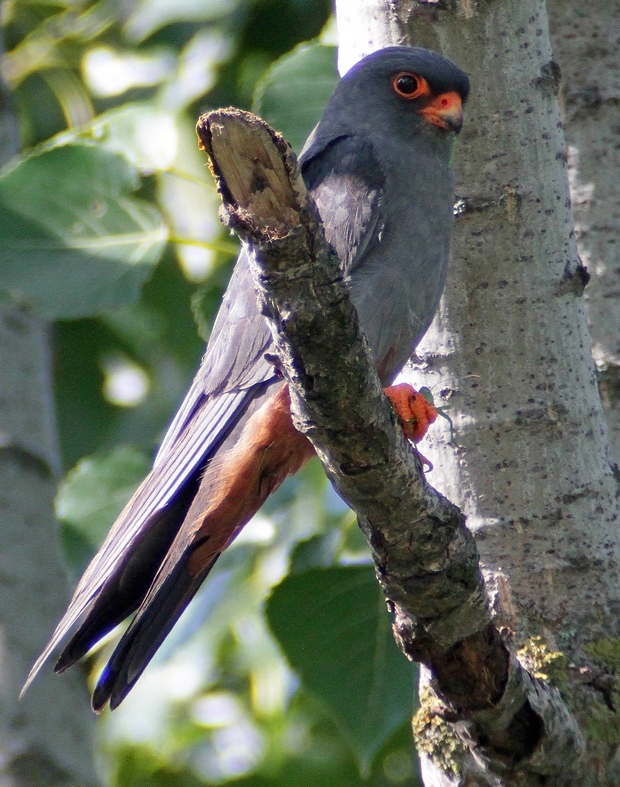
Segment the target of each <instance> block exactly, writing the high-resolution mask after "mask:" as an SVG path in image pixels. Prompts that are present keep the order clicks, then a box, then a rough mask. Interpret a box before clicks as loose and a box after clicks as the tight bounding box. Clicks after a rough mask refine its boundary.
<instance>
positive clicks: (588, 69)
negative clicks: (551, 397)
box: [547, 0, 620, 462]
mask: <svg viewBox="0 0 620 787" xmlns="http://www.w3.org/2000/svg"><path fill="white" fill-rule="evenodd" d="M547 5H548V8H549V16H550V26H551V37H552V42H553V56H554V58H555V59H556V60H557V61H558V63H559V64H560V66H561V69H562V94H561V98H562V108H563V110H564V111H563V115H564V123H565V128H566V140H567V143H568V150H569V170H570V174H571V194H572V200H573V210H574V212H575V224H576V230H577V245H578V247H579V253H580V255H581V258H582V260H583V262H584V264H585V265H586V266H587V268H588V271H589V272H590V274H591V276H592V279H591V281H590V284H589V285H588V289H587V291H586V307H587V312H588V319H589V323H590V330H591V333H592V340H593V349H594V357H595V360H596V362H597V365H598V366H599V369H600V373H601V382H602V385H601V392H602V395H603V407H604V410H605V417H606V420H607V425H608V426H609V429H610V435H611V442H612V456H613V457H614V460H615V461H616V462H618V461H620V240H619V238H620V178H619V177H618V172H620V112H619V111H618V105H619V103H620V45H619V44H620V39H619V33H620V4H618V3H617V2H601V0H549V2H548V3H547Z"/></svg>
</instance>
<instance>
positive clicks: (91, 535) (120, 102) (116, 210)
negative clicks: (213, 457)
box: [0, 0, 419, 787]
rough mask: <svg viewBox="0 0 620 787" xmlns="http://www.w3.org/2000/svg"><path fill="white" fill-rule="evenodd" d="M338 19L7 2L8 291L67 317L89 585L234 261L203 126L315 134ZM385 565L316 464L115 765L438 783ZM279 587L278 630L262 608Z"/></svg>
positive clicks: (115, 749) (206, 598) (217, 5)
mask: <svg viewBox="0 0 620 787" xmlns="http://www.w3.org/2000/svg"><path fill="white" fill-rule="evenodd" d="M329 14H330V3H329V0H123V2H120V0H100V1H99V2H89V1H88V0H30V2H28V1H26V0H5V1H4V2H3V4H2V20H3V32H4V41H5V48H6V55H5V57H4V61H3V73H4V77H5V79H6V80H7V82H8V84H9V86H10V88H11V90H12V96H13V100H14V102H15V108H16V112H17V114H18V117H19V122H20V133H21V142H22V149H23V151H24V154H23V156H22V157H21V158H20V159H19V160H18V161H15V162H11V163H10V164H9V165H8V166H7V167H6V168H5V169H4V170H3V171H2V172H1V173H0V287H2V289H3V290H4V294H3V297H9V298H11V299H13V300H14V301H16V302H18V303H21V304H24V305H28V306H29V307H30V308H32V309H34V310H35V311H37V312H38V313H40V314H42V315H43V316H45V317H47V318H53V319H55V320H56V322H55V324H54V331H53V347H54V359H55V394H56V402H57V415H58V429H59V437H60V445H61V449H62V459H63V464H64V467H65V471H66V473H67V475H66V477H65V480H64V481H63V483H62V485H61V488H60V491H59V495H58V499H57V513H58V516H59V519H60V520H61V525H62V529H61V533H62V538H63V543H64V545H65V548H66V553H67V557H68V561H69V563H70V565H71V574H72V576H73V577H74V579H75V577H76V576H77V573H78V572H79V571H80V570H81V569H82V568H83V567H84V564H85V561H87V560H88V559H89V557H90V555H92V552H93V551H94V550H95V549H96V547H97V545H98V543H100V541H101V539H102V537H103V535H104V533H105V531H106V530H107V528H108V527H109V525H110V524H111V523H112V521H113V520H114V517H115V516H116V514H117V513H118V511H119V510H120V508H121V507H122V506H123V504H124V502H125V501H126V500H127V499H128V497H129V496H130V494H131V492H132V490H133V488H135V486H136V485H137V483H138V482H139V480H140V479H141V478H142V477H143V475H144V474H145V472H146V471H147V469H148V467H149V465H150V461H151V458H152V455H153V452H154V451H155V449H156V447H157V444H158V442H159V440H160V439H161V436H162V434H163V431H164V429H165V427H166V425H167V423H168V422H169V420H170V418H171V416H172V415H173V413H174V410H175V408H176V407H177V406H178V403H179V402H180V400H181V398H182V396H183V394H184V392H185V390H186V388H187V386H188V385H189V382H190V380H191V378H192V376H193V373H194V371H195V369H196V367H197V364H198V362H199V359H200V355H201V352H202V350H203V346H204V338H205V337H207V336H208V333H209V330H210V326H211V324H212V322H213V319H214V315H215V312H216V310H217V306H218V304H219V300H220V297H221V294H222V292H223V290H224V288H225V286H226V282H227V280H228V276H229V273H230V269H231V265H232V263H233V262H234V258H235V256H236V249H237V245H236V241H235V239H233V238H231V237H230V236H227V235H226V234H225V233H224V232H223V231H222V229H221V227H220V225H219V224H218V222H217V207H218V199H217V195H216V193H215V189H214V185H213V183H212V181H211V178H210V175H209V174H208V172H207V170H206V166H205V164H206V161H205V159H204V156H203V155H202V154H200V153H199V151H198V149H197V142H196V136H195V133H194V125H195V122H196V120H197V118H198V116H199V115H200V114H201V113H202V112H205V111H207V110H208V109H210V108H213V107H216V106H226V105H231V104H233V105H236V106H241V107H246V108H250V107H254V108H255V109H257V110H258V111H260V112H261V113H262V114H263V115H264V116H265V118H266V119H267V120H268V121H270V122H272V123H273V124H274V125H275V126H276V127H277V128H278V129H279V130H281V131H282V132H283V133H284V134H285V136H286V137H287V138H288V139H289V140H290V141H291V142H292V144H293V145H294V146H295V147H296V148H297V149H299V148H300V147H301V145H302V143H303V140H304V139H305V137H306V136H307V134H308V133H309V131H310V130H311V128H312V126H313V125H314V123H315V122H316V120H317V119H318V117H319V115H320V112H321V109H322V106H323V105H324V103H325V101H326V100H327V98H328V96H329V94H330V93H331V91H332V89H333V85H334V84H335V81H336V73H335V50H334V49H333V47H327V46H325V45H324V43H325V41H326V34H325V33H322V31H324V29H325V26H326V25H328V22H329ZM331 29H333V22H332V23H331ZM321 36H322V38H319V37H321ZM327 37H328V38H329V34H327ZM317 39H319V40H321V42H322V43H321V44H319V43H318V41H317ZM300 42H309V43H308V44H304V45H302V46H299V45H300ZM368 562H369V561H368V554H367V551H366V548H365V545H364V542H363V538H362V537H361V535H360V533H359V531H358V529H357V527H356V525H355V523H354V521H353V518H352V516H351V515H350V513H349V512H348V511H347V510H346V507H345V506H344V505H343V504H342V503H341V502H340V501H339V500H338V499H337V498H336V497H335V495H334V493H333V492H332V490H331V488H330V487H329V486H328V484H327V482H326V480H325V477H324V475H323V472H322V469H321V467H320V465H319V464H318V462H317V461H313V462H311V463H310V464H309V465H308V466H307V467H306V468H305V469H304V470H303V471H302V472H301V473H300V474H299V475H298V476H297V477H295V478H294V479H291V480H290V481H289V482H288V483H286V484H285V485H283V487H282V488H281V489H280V490H278V492H277V493H276V494H275V495H274V496H273V497H272V498H271V499H270V500H269V501H268V503H267V504H266V505H265V506H264V508H263V510H262V511H261V512H260V514H259V515H258V516H257V517H255V519H254V520H253V521H252V523H250V525H249V526H248V527H247V528H246V529H245V530H244V532H243V533H242V535H241V536H240V537H239V539H238V540H237V541H236V542H235V544H234V545H233V546H232V547H231V549H229V550H228V552H227V553H226V554H225V555H224V556H223V557H222V559H221V560H220V561H219V563H218V564H217V566H216V569H215V570H214V571H213V573H212V575H211V576H210V578H209V581H208V582H207V583H206V586H205V587H204V589H203V590H202V591H201V593H200V594H199V596H198V597H197V598H196V600H195V602H194V603H193V604H192V605H191V606H190V608H189V609H188V610H187V612H186V614H185V615H184V616H183V618H182V619H181V621H180V622H179V625H178V626H177V627H176V628H175V630H174V631H173V632H172V634H171V636H170V637H169V638H168V640H167V641H166V643H165V644H164V646H163V647H162V649H161V651H160V652H159V653H158V655H157V657H156V658H155V660H154V661H153V663H152V665H151V666H150V667H149V669H148V670H147V672H146V673H145V675H144V676H143V678H142V679H141V680H140V681H139V683H138V685H137V686H136V688H135V689H134V691H133V692H132V693H131V694H130V696H129V697H128V699H127V700H126V701H125V703H124V704H123V705H122V706H121V708H119V709H118V710H117V711H115V713H113V714H110V713H105V714H104V715H103V716H102V717H101V720H100V727H99V734H100V748H101V756H100V757H99V758H98V759H99V761H100V762H101V770H102V779H103V781H104V783H106V784H107V785H109V787H129V785H132V787H135V786H136V785H138V786H139V787H171V786H172V785H174V786H175V787H176V786H177V785H179V786H180V785H183V786H184V787H198V785H204V784H235V785H244V786H247V787H306V786H307V787H310V785H321V787H332V785H333V787H344V786H345V785H346V786H347V787H349V786H350V787H353V785H359V784H368V785H375V787H379V786H382V787H390V786H391V785H399V784H404V785H415V784H418V783H419V782H418V777H417V765H416V764H415V761H414V753H413V751H412V743H411V733H410V728H409V721H408V719H409V718H410V716H411V714H412V712H413V708H414V700H413V697H414V671H413V668H412V667H411V666H410V665H409V664H408V663H407V662H406V661H405V660H404V659H403V658H402V657H401V656H400V654H399V653H398V652H397V651H396V649H395V646H394V644H393V643H392V641H391V637H390V635H389V621H388V617H387V613H386V612H385V608H384V603H383V601H382V599H381V596H380V593H379V591H378V589H377V586H376V583H375V581H374V577H373V572H372V569H371V567H370V566H369V565H368ZM350 564H356V565H350ZM359 564H365V565H359ZM287 576H288V578H287ZM280 582H282V584H280V586H279V587H278V588H277V590H276V591H275V594H274V595H273V597H272V600H271V601H270V602H269V604H268V608H269V622H270V624H271V626H272V627H273V631H274V632H275V635H276V636H277V639H276V638H275V636H274V634H273V633H272V631H271V630H270V628H269V626H268V623H267V620H266V618H265V615H264V606H265V603H266V600H267V599H268V598H269V596H270V594H271V593H272V590H273V588H274V587H276V586H277V585H278V583H280ZM207 617H208V623H207V624H205V619H206V618H207ZM110 647H111V645H110V644H109V643H104V644H102V645H101V646H100V647H99V649H98V650H97V651H96V652H95V653H94V654H93V655H92V656H91V658H90V660H89V662H88V666H89V669H90V672H91V674H92V675H95V674H96V673H97V672H98V669H99V668H100V667H101V664H102V662H103V659H105V657H106V654H108V653H109V651H110Z"/></svg>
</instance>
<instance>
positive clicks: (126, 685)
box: [92, 550, 219, 713]
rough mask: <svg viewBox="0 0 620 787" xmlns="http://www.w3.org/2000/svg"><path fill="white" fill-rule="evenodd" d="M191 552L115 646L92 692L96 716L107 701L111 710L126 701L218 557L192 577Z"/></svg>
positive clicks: (148, 597)
mask: <svg viewBox="0 0 620 787" xmlns="http://www.w3.org/2000/svg"><path fill="white" fill-rule="evenodd" d="M192 551H193V550H188V554H187V555H186V557H185V558H184V559H181V560H180V561H179V562H178V563H177V564H176V566H175V567H174V568H173V570H172V571H171V572H170V574H169V575H168V576H167V577H166V579H165V580H164V581H163V582H162V583H161V584H160V585H159V586H158V587H157V590H156V592H155V593H154V594H151V593H149V594H148V595H147V597H146V598H145V600H144V602H143V604H142V606H141V607H140V609H139V610H138V612H137V614H136V616H135V618H134V619H133V621H132V622H131V624H130V626H129V628H128V629H127V631H126V632H125V634H124V635H123V637H122V638H121V640H120V642H119V643H118V645H117V646H116V649H115V650H114V653H113V654H112V656H111V657H110V660H109V661H108V663H107V664H106V666H105V668H104V670H103V672H102V674H101V677H100V678H99V681H98V682H97V685H96V687H95V690H94V691H93V696H92V707H93V710H94V711H95V712H96V713H101V711H102V710H103V709H104V707H105V706H106V704H107V703H108V702H109V703H110V708H111V709H112V710H114V708H116V707H118V706H119V705H120V703H121V702H122V701H123V700H124V699H125V697H126V696H127V694H128V693H129V692H130V691H131V689H132V688H133V686H134V685H135V683H136V681H137V680H138V678H139V677H140V675H142V673H143V672H144V669H145V668H146V666H147V664H148V663H149V662H150V660H151V659H152V658H153V656H154V655H155V653H156V652H157V650H158V648H159V647H160V645H161V644H162V643H163V641H164V640H165V638H166V637H167V636H168V634H169V633H170V631H171V630H172V627H173V626H174V624H175V623H176V622H177V620H178V619H179V617H180V616H181V614H182V613H183V611H184V610H185V608H186V607H187V605H188V604H189V602H190V601H191V600H192V598H193V597H194V596H195V595H196V592H197V591H198V588H199V587H200V585H201V584H202V583H203V581H204V579H205V578H206V576H207V574H208V573H209V571H211V569H212V568H213V565H214V564H215V561H216V560H217V558H218V557H219V555H216V557H215V558H214V559H213V560H212V561H211V563H210V564H209V565H208V566H207V567H206V568H204V569H203V570H202V571H201V572H200V573H199V574H197V575H196V576H193V577H192V576H191V575H190V574H189V572H188V570H187V561H188V559H189V556H190V555H191V553H192Z"/></svg>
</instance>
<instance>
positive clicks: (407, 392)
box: [383, 383, 438, 470]
mask: <svg viewBox="0 0 620 787" xmlns="http://www.w3.org/2000/svg"><path fill="white" fill-rule="evenodd" d="M383 390H384V393H385V395H386V396H387V397H388V399H389V400H390V401H391V402H392V405H393V407H394V409H395V410H396V414H397V415H398V417H399V418H400V420H401V422H402V425H403V433H404V435H405V437H406V438H407V439H408V440H413V442H414V443H418V442H419V441H420V440H421V439H422V438H423V437H424V435H425V434H426V433H427V432H428V427H429V426H430V425H431V424H432V423H435V421H436V420H437V415H438V413H437V410H436V409H435V407H434V406H433V405H432V404H431V403H430V402H429V401H428V399H426V397H424V396H423V395H422V394H421V393H418V391H416V390H415V388H413V387H412V386H411V385H409V383H399V384H398V385H391V386H390V387H389V388H384V389H383ZM418 455H419V457H420V459H421V460H422V462H423V463H424V464H425V465H427V466H428V468H429V469H430V470H432V469H433V465H432V464H431V463H430V462H429V461H428V459H427V458H426V457H424V456H422V454H421V453H420V452H419V451H418Z"/></svg>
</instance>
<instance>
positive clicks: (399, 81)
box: [392, 71, 429, 99]
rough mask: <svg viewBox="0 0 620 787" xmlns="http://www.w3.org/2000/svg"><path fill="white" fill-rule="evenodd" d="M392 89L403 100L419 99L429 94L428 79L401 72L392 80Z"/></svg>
mask: <svg viewBox="0 0 620 787" xmlns="http://www.w3.org/2000/svg"><path fill="white" fill-rule="evenodd" d="M392 88H393V89H394V92H395V93H396V94H397V95H399V96H401V98H408V99H412V98H418V97H419V96H423V95H425V94H426V93H428V90H429V88H428V84H427V82H426V79H424V78H423V77H421V76H418V74H411V73H409V72H408V71H401V72H400V73H399V74H396V76H395V77H393V79H392Z"/></svg>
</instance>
